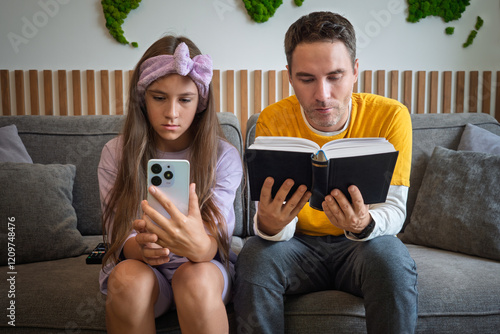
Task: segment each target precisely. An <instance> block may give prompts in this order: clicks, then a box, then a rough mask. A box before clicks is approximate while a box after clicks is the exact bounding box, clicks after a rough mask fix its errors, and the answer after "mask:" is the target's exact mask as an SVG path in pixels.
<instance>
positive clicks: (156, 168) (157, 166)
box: [151, 164, 161, 174]
mask: <svg viewBox="0 0 500 334" xmlns="http://www.w3.org/2000/svg"><path fill="white" fill-rule="evenodd" d="M151 171H152V172H153V173H155V174H158V173H160V172H161V165H160V164H154V165H152V166H151Z"/></svg>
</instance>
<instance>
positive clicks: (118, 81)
mask: <svg viewBox="0 0 500 334" xmlns="http://www.w3.org/2000/svg"><path fill="white" fill-rule="evenodd" d="M115 113H116V114H117V115H123V71H121V70H117V71H115Z"/></svg>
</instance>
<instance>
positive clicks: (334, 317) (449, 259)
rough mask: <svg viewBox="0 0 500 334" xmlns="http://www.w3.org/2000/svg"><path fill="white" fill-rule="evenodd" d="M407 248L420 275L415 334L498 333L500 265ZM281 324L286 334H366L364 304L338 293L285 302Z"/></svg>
mask: <svg viewBox="0 0 500 334" xmlns="http://www.w3.org/2000/svg"><path fill="white" fill-rule="evenodd" d="M407 247H408V250H409V252H410V255H411V256H412V258H413V259H414V260H415V262H416V265H417V272H418V290H419V297H418V316H419V317H418V321H417V331H416V332H417V333H470V334H476V333H496V330H497V328H498V325H499V324H500V294H498V293H497V291H498V287H499V286H500V263H499V262H496V261H493V260H488V259H483V258H480V257H474V256H470V255H465V254H459V253H454V252H449V251H445V250H440V249H433V248H428V247H424V246H418V245H407ZM285 322H286V327H287V330H288V332H290V333H346V334H347V333H366V326H365V311H364V306H363V299H362V298H358V297H355V296H353V295H350V294H347V293H344V292H340V291H320V292H314V293H310V294H306V295H298V296H287V297H286V303H285ZM292 328H293V330H292Z"/></svg>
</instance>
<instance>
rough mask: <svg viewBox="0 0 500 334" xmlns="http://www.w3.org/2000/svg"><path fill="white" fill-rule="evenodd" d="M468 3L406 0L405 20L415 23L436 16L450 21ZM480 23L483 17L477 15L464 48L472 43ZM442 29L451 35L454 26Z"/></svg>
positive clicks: (447, 0) (446, 0)
mask: <svg viewBox="0 0 500 334" xmlns="http://www.w3.org/2000/svg"><path fill="white" fill-rule="evenodd" d="M469 5H470V1H469V0H408V17H407V18H406V20H407V21H408V22H412V23H416V22H419V21H420V20H421V19H423V18H426V17H428V16H438V17H441V18H442V19H443V20H444V22H451V21H455V20H459V19H460V18H461V17H462V13H463V12H465V10H466V9H467V6H469ZM482 25H483V19H481V18H480V17H479V16H478V17H477V22H476V25H475V29H473V30H472V31H471V32H470V33H469V36H468V37H467V41H466V42H465V43H463V44H462V46H463V47H464V48H466V47H468V46H470V45H471V44H472V42H473V41H474V38H475V37H476V35H477V31H478V30H479V29H480V28H481V26H482ZM444 31H445V33H446V34H447V35H453V33H454V32H455V27H447V28H446V29H445V30H444Z"/></svg>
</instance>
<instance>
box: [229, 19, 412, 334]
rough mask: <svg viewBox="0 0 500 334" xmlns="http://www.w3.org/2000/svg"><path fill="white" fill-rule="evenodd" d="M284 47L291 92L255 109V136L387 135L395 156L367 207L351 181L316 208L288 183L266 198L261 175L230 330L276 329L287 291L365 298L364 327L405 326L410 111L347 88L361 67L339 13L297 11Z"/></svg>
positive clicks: (324, 138)
mask: <svg viewBox="0 0 500 334" xmlns="http://www.w3.org/2000/svg"><path fill="white" fill-rule="evenodd" d="M285 53H286V57H287V64H288V65H287V69H288V73H289V78H290V84H291V85H292V87H293V89H294V91H295V95H294V96H291V97H289V98H286V99H284V100H282V101H279V102H277V103H275V104H273V105H271V106H269V107H267V108H266V109H264V110H263V111H262V113H261V115H260V116H259V119H258V121H257V126H256V136H293V137H304V138H308V139H311V140H313V141H315V142H317V143H318V144H319V145H320V146H322V145H323V144H325V143H326V142H328V141H331V140H335V139H340V138H350V137H385V138H387V139H388V140H389V141H390V142H391V143H392V144H393V145H394V147H395V148H396V150H398V151H399V157H398V161H397V163H396V167H395V170H394V174H393V177H392V180H391V186H390V189H389V193H388V196H387V200H386V202H385V203H381V204H375V205H365V204H364V202H363V197H362V195H361V193H360V192H359V190H358V188H357V187H356V186H355V185H353V186H351V187H350V188H349V190H348V191H349V194H350V196H351V198H352V202H349V200H348V199H347V198H346V196H345V195H344V194H343V193H342V192H340V191H339V190H338V189H334V190H333V191H332V192H331V193H330V194H329V195H328V196H326V197H325V200H324V202H323V203H322V206H323V210H324V211H319V210H314V209H312V208H311V207H310V206H309V204H308V203H307V201H308V199H309V197H310V192H308V191H306V189H305V186H303V185H302V186H300V187H299V188H298V190H297V191H296V192H295V193H294V194H293V195H292V197H291V198H290V199H289V200H288V201H286V202H284V200H285V198H286V196H287V194H288V192H289V191H290V189H291V187H292V185H293V184H294V182H293V180H286V181H285V182H284V183H283V184H282V185H281V187H280V189H279V191H278V193H277V194H276V196H275V197H274V198H272V197H271V187H272V185H273V182H274V181H273V179H272V178H268V179H266V181H265V182H264V185H263V187H262V192H261V197H260V201H259V203H258V210H257V213H256V215H255V218H254V229H255V231H256V234H257V235H258V236H256V237H253V238H250V239H249V240H248V241H247V243H246V244H245V246H244V248H243V250H242V251H241V253H240V255H239V258H238V262H237V265H236V295H235V298H234V305H235V311H236V318H237V322H238V328H239V329H247V330H248V328H249V326H250V327H251V329H252V331H251V332H252V333H273V334H275V333H283V332H284V306H283V302H284V296H285V295H288V294H301V293H309V292H313V291H321V290H341V291H345V292H348V293H351V294H353V295H356V296H360V297H363V298H364V304H365V309H366V326H367V330H368V332H369V333H413V332H414V330H415V326H416V321H417V273H416V268H415V262H414V261H413V259H412V258H411V257H410V255H409V253H408V250H407V249H406V247H405V246H404V245H403V243H401V241H400V240H399V239H398V238H396V237H395V235H396V234H397V233H398V232H399V231H400V230H401V228H402V226H403V223H404V219H405V216H406V199H407V195H408V187H409V176H410V166H411V147H412V137H411V136H412V131H411V120H410V115H409V113H408V109H407V108H406V107H405V106H404V105H402V104H401V103H399V102H397V101H395V100H391V99H388V98H385V97H381V96H377V95H373V94H357V93H353V85H354V83H355V82H356V81H357V77H358V71H359V69H358V68H359V64H358V60H357V59H356V38H355V32H354V28H353V27H352V25H351V24H350V22H349V21H348V20H347V19H345V18H344V17H342V16H340V15H338V14H334V13H330V12H316V13H311V14H309V15H306V16H303V17H301V18H300V19H299V20H297V21H296V22H295V23H294V24H292V26H290V28H289V29H288V31H287V33H286V36H285ZM311 266H313V267H314V270H310V267H311ZM325 330H329V331H333V332H334V331H335V329H334V328H329V329H325Z"/></svg>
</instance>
